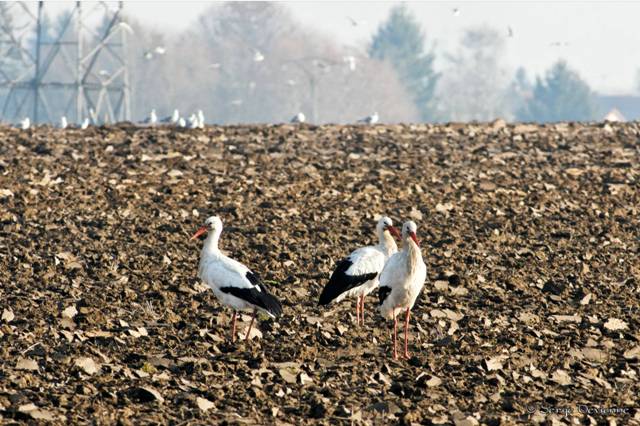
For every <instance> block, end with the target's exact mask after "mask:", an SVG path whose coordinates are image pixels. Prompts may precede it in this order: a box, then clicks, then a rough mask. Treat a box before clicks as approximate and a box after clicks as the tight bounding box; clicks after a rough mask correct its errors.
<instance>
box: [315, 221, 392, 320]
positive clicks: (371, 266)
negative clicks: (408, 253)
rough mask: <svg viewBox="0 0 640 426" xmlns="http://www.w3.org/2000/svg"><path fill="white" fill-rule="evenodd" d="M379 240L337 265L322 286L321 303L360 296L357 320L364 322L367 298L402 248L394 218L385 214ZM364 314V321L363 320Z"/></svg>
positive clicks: (380, 227)
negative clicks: (396, 240)
mask: <svg viewBox="0 0 640 426" xmlns="http://www.w3.org/2000/svg"><path fill="white" fill-rule="evenodd" d="M376 233H377V235H378V244H377V245H375V246H367V247H361V248H359V249H356V250H354V251H353V252H351V254H350V255H349V256H347V257H345V258H344V259H342V260H341V261H339V262H338V264H337V265H336V268H335V270H334V271H333V273H332V274H331V278H330V279H329V282H328V283H327V285H326V286H325V287H324V288H323V289H322V293H321V294H320V300H319V302H318V305H328V304H330V303H335V302H340V301H341V300H343V299H344V298H346V297H351V296H356V297H357V298H358V301H357V302H356V321H357V323H358V325H360V324H362V325H364V298H365V296H366V295H367V294H369V293H371V292H372V291H373V290H374V289H375V288H376V287H378V276H379V274H380V272H382V269H383V268H384V265H385V263H386V262H387V259H389V256H391V255H393V254H394V253H396V252H397V251H398V246H397V245H396V242H395V240H394V239H393V237H394V236H397V237H398V238H399V237H400V234H399V233H398V230H397V229H396V228H394V227H393V222H392V221H391V219H390V218H388V217H386V216H384V217H382V218H380V220H378V224H377V225H376ZM361 318H362V321H361Z"/></svg>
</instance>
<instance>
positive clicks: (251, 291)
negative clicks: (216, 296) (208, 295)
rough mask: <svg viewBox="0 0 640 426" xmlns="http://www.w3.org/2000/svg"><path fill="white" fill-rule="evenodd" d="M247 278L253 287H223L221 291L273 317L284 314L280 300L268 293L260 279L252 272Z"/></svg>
mask: <svg viewBox="0 0 640 426" xmlns="http://www.w3.org/2000/svg"><path fill="white" fill-rule="evenodd" d="M246 277H247V279H248V280H249V282H250V283H251V284H253V287H245V288H240V287H222V288H220V291H222V292H224V293H228V294H231V295H232V296H235V297H237V298H239V299H242V300H244V301H246V302H249V303H251V304H252V305H255V306H257V307H259V308H262V309H264V310H265V311H267V312H269V313H270V314H272V315H273V316H276V317H277V316H280V315H281V314H282V305H281V304H280V302H278V299H276V298H275V297H274V296H272V295H271V294H269V292H267V289H266V288H265V286H264V284H263V283H262V280H261V279H260V277H259V276H258V275H256V274H255V273H253V272H251V271H248V272H247V274H246Z"/></svg>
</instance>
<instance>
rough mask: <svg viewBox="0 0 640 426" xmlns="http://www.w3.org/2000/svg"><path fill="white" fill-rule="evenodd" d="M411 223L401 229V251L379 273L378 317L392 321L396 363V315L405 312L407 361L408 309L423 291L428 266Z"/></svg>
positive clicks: (407, 352)
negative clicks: (379, 315)
mask: <svg viewBox="0 0 640 426" xmlns="http://www.w3.org/2000/svg"><path fill="white" fill-rule="evenodd" d="M416 229H417V227H416V224H415V223H414V222H413V221H408V222H405V223H404V224H403V225H402V242H403V247H402V250H401V251H399V252H398V253H396V254H394V255H393V256H391V257H390V258H389V261H388V262H387V264H386V265H385V267H384V269H383V270H382V272H381V273H380V288H379V290H378V296H379V299H380V313H381V314H382V316H383V317H384V318H385V319H393V359H398V343H397V340H398V317H397V315H398V314H402V312H403V311H405V322H404V357H405V358H409V351H408V348H407V345H408V332H409V316H410V315H411V308H413V305H414V304H415V303H416V299H417V298H418V295H419V294H420V291H422V286H423V285H424V281H425V279H426V278H427V266H426V265H425V264H424V261H423V260H422V253H421V252H420V244H419V242H418V237H417V236H416Z"/></svg>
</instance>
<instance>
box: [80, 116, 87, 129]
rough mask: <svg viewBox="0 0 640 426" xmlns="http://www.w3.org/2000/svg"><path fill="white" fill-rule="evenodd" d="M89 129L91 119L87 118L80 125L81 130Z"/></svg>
mask: <svg viewBox="0 0 640 426" xmlns="http://www.w3.org/2000/svg"><path fill="white" fill-rule="evenodd" d="M88 127H89V117H87V118H85V119H84V120H83V121H82V124H80V128H81V129H82V130H85V129H87V128H88Z"/></svg>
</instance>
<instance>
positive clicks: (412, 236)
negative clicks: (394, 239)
mask: <svg viewBox="0 0 640 426" xmlns="http://www.w3.org/2000/svg"><path fill="white" fill-rule="evenodd" d="M409 236H410V237H411V239H412V240H413V241H414V242H415V243H416V245H417V246H418V247H420V241H418V237H417V236H416V233H415V232H409Z"/></svg>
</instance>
